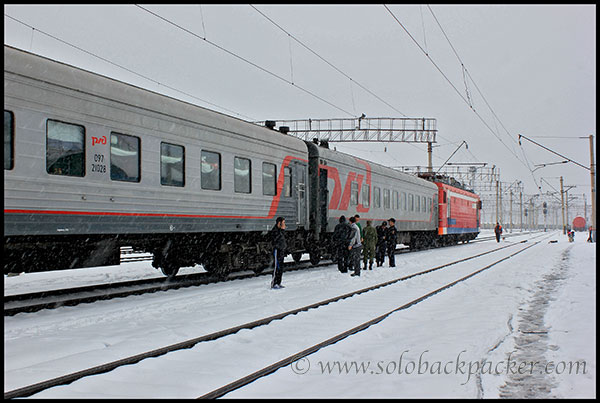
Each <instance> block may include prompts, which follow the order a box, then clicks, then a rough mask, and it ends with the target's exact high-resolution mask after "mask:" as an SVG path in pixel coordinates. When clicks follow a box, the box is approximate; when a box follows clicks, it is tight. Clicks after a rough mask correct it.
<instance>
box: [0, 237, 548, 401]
mask: <svg viewBox="0 0 600 403" xmlns="http://www.w3.org/2000/svg"><path fill="white" fill-rule="evenodd" d="M525 242H527V240H524V241H520V242H518V243H513V244H509V245H505V246H502V247H499V248H496V249H492V250H490V251H486V252H482V253H479V254H476V255H473V256H469V257H466V258H462V259H459V260H456V261H453V262H450V263H445V264H442V265H439V266H436V267H433V268H429V269H426V270H423V271H420V272H417V273H412V274H410V275H407V276H403V277H400V278H397V279H394V280H390V281H386V282H384V283H380V284H376V285H373V286H369V287H366V288H362V289H360V290H356V291H352V292H349V293H345V294H342V295H339V296H337V297H332V298H329V299H326V300H323V301H320V302H316V303H313V304H310V305H307V306H303V307H300V308H296V309H293V310H289V311H286V312H282V313H279V314H275V315H271V316H269V317H266V318H262V319H258V320H255V321H252V322H248V323H245V324H242V325H238V326H234V327H230V328H228V329H223V330H220V331H217V332H213V333H210V334H207V335H204V336H200V337H197V338H193V339H190V340H186V341H183V342H179V343H175V344H172V345H169V346H165V347H161V348H158V349H154V350H151V351H147V352H145V353H140V354H136V355H133V356H130V357H126V358H123V359H120V360H116V361H112V362H109V363H105V364H101V365H98V366H95V367H91V368H87V369H84V370H81V371H77V372H74V373H71V374H66V375H63V376H59V377H56V378H53V379H49V380H46V381H42V382H38V383H35V384H32V385H28V386H24V387H21V388H18V389H14V390H11V391H8V392H5V393H4V398H5V399H12V398H17V397H28V396H31V395H33V394H35V393H39V392H41V391H43V390H45V389H49V388H52V387H54V386H59V385H66V384H70V383H72V382H74V381H76V380H78V379H81V378H84V377H87V376H91V375H98V374H102V373H105V372H109V371H112V370H113V369H116V368H118V367H121V366H124V365H131V364H136V363H138V362H140V361H142V360H144V359H146V358H155V357H158V356H161V355H164V354H167V353H169V352H173V351H177V350H182V349H188V348H192V347H193V346H195V345H196V344H198V343H201V342H206V341H211V340H216V339H219V338H222V337H225V336H228V335H231V334H234V333H237V332H239V331H240V330H243V329H253V328H255V327H258V326H263V325H267V324H269V323H270V322H272V321H274V320H279V319H283V318H285V317H286V316H290V315H295V314H297V313H299V312H303V311H308V310H310V309H315V308H318V307H320V306H325V305H328V304H330V303H333V302H337V301H340V300H343V299H346V298H349V297H352V296H355V295H359V294H363V293H366V292H369V291H372V290H375V289H378V288H381V287H386V286H388V285H391V284H394V283H397V282H400V281H405V280H408V279H411V278H413V277H416V276H419V275H423V274H427V273H431V272H434V271H437V270H440V269H443V268H445V267H448V266H452V265H455V264H458V263H461V262H464V261H467V260H471V259H475V258H477V257H480V256H484V255H487V254H490V253H493V252H496V251H499V250H502V249H506V248H509V247H512V246H516V245H519V244H522V243H525ZM538 243H539V242H538ZM536 244H537V243H536ZM525 249H527V248H525ZM513 255H514V254H513ZM513 255H511V256H513ZM505 259H507V258H504V259H502V260H505ZM502 260H499V261H498V262H496V263H499V262H500V261H502ZM496 263H494V264H496ZM490 267H491V266H490Z"/></svg>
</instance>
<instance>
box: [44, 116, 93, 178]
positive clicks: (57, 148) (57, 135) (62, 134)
mask: <svg viewBox="0 0 600 403" xmlns="http://www.w3.org/2000/svg"><path fill="white" fill-rule="evenodd" d="M46 172H48V173H49V174H52V175H66V176H80V177H83V176H85V128H84V127H83V126H80V125H76V124H71V123H64V122H59V121H57V120H50V119H48V120H47V121H46Z"/></svg>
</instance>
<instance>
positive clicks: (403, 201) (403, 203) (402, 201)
mask: <svg viewBox="0 0 600 403" xmlns="http://www.w3.org/2000/svg"><path fill="white" fill-rule="evenodd" d="M400 208H401V209H402V210H403V211H406V192H400Z"/></svg>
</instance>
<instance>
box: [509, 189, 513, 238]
mask: <svg viewBox="0 0 600 403" xmlns="http://www.w3.org/2000/svg"><path fill="white" fill-rule="evenodd" d="M509 215H510V233H511V234H512V189H511V190H510V213H509Z"/></svg>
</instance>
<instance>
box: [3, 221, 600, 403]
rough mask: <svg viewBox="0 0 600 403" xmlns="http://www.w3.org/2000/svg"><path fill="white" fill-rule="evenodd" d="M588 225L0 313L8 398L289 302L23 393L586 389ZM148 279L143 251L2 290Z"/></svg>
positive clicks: (590, 369) (569, 392)
mask: <svg viewBox="0 0 600 403" xmlns="http://www.w3.org/2000/svg"><path fill="white" fill-rule="evenodd" d="M487 235H490V233H488V232H487V231H482V234H480V238H482V237H484V236H487ZM585 238H586V234H584V233H578V234H577V235H576V237H575V242H574V243H569V242H567V238H566V236H565V235H562V234H561V233H559V232H547V233H543V232H541V233H536V234H524V235H519V236H515V237H511V238H506V239H504V240H502V241H501V242H500V243H499V244H498V243H496V242H495V241H486V242H479V243H470V244H464V245H457V246H454V247H447V248H441V249H431V250H424V251H417V252H413V253H409V254H402V255H399V256H397V257H396V267H394V268H390V267H388V264H387V260H386V263H385V264H384V266H383V267H379V268H374V269H373V270H372V271H366V272H365V271H363V272H362V275H361V276H360V277H350V276H349V275H348V274H342V273H340V272H339V271H338V270H337V267H336V266H334V265H329V266H324V267H318V268H313V269H310V270H301V271H294V272H286V273H284V276H283V284H284V285H285V287H286V288H284V289H280V290H271V289H269V285H270V284H269V282H270V276H258V277H255V278H246V279H243V280H233V281H227V282H222V283H215V284H206V285H201V286H196V287H187V288H181V289H177V290H169V291H165V292H159V293H151V294H144V295H138V296H129V297H127V298H116V299H112V300H108V301H98V302H94V303H91V304H81V305H78V306H72V307H66V306H65V307H59V308H56V309H52V310H42V311H39V312H35V313H20V314H17V315H15V316H10V317H8V316H5V319H4V346H5V353H4V357H5V359H4V361H5V365H4V368H5V375H4V384H5V386H4V392H5V397H12V395H11V394H10V393H11V391H14V390H17V389H19V388H22V387H25V386H28V385H32V384H36V383H39V382H42V381H45V380H50V379H53V378H57V377H60V376H63V375H66V374H70V373H73V372H77V371H81V370H84V369H87V368H91V367H95V366H99V365H102V364H106V363H111V362H114V361H117V360H121V359H123V358H126V357H130V356H134V355H137V354H141V353H145V352H148V351H152V350H155V349H159V348H163V347H166V346H170V345H174V344H176V343H182V342H185V341H190V340H195V339H198V338H200V337H202V336H205V335H210V334H213V333H216V332H221V331H223V330H226V329H230V328H236V327H237V326H240V325H243V324H250V323H252V322H254V321H257V320H259V319H262V318H266V317H271V316H273V315H278V314H281V313H284V312H288V313H289V312H290V311H291V312H292V313H291V314H287V315H282V317H281V319H275V320H270V321H267V323H266V324H264V325H256V326H254V325H252V326H247V328H243V329H241V330H235V331H234V332H233V333H231V334H228V335H222V336H216V337H214V339H213V340H206V341H199V342H197V343H195V344H193V346H188V348H184V349H179V350H175V351H172V352H168V353H166V354H161V355H157V356H156V357H153V358H146V359H143V360H139V362H136V363H134V364H130V365H123V366H118V367H116V368H115V369H113V370H111V371H108V372H104V373H102V374H99V375H93V376H86V377H82V378H81V379H78V380H75V381H73V382H72V383H69V384H65V385H61V386H55V387H52V388H48V389H45V390H41V391H40V392H39V393H35V394H33V395H31V396H32V397H49V398H121V397H125V398H143V397H156V398H194V397H201V396H208V397H220V396H223V397H225V398H228V397H232V398H250V397H252V398H261V397H265V398H282V397H284V398H302V397H307V398H319V397H329V398H334V397H359V398H367V397H380V398H393V397H399V398H403V397H405V398H411V397H467V398H494V397H515V398H519V397H521V398H531V397H533V398H543V397H559V398H563V397H564V398H566V397H587V398H589V397H595V396H596V384H595V377H596V330H595V328H596V327H595V326H596V322H595V315H596V305H595V300H596V288H595V284H596V272H595V264H596V249H595V244H590V243H586V242H585ZM553 240H557V241H558V242H556V243H551V242H550V241H553ZM524 241H526V242H524ZM486 252H489V253H486ZM471 256H474V257H473V258H472V259H469V260H465V261H462V262H457V261H459V260H462V259H465V258H467V257H471ZM451 262H457V263H455V264H452V265H448V266H445V267H440V266H443V265H446V264H448V263H451ZM438 267H439V269H438V270H435V271H431V272H428V273H424V274H422V275H418V276H414V277H411V276H410V275H411V274H414V273H419V272H423V271H426V270H429V269H432V268H438ZM480 269H484V270H482V271H480V272H478V270H480ZM198 271H200V272H202V269H201V268H198V267H196V268H189V269H182V270H181V272H180V273H181V274H185V273H187V272H198ZM474 273H475V274H474ZM470 275H472V276H470ZM469 276H470V277H469ZM144 277H160V274H159V272H157V271H156V270H155V269H153V268H152V267H151V263H150V262H149V261H144V262H130V263H123V264H121V265H120V266H112V267H104V268H92V269H78V270H69V271H62V272H47V273H33V274H25V275H21V276H17V277H6V276H5V279H4V294H5V296H6V295H13V294H19V293H25V292H34V291H42V290H48V289H56V288H67V287H74V286H83V285H89V284H95V283H101V282H117V281H125V280H133V279H138V278H144ZM399 279H401V280H399ZM459 279H463V280H461V281H458V282H456V281H457V280H459ZM394 280H399V281H395V282H394ZM455 282H456V283H455ZM380 284H382V286H380V287H376V288H373V289H369V290H365V291H363V292H361V293H357V294H353V295H348V296H347V297H343V298H339V299H337V298H335V297H338V296H344V295H346V294H351V293H352V292H354V291H357V290H364V289H366V288H368V287H372V286H376V285H380ZM446 286H447V288H444V287H446ZM428 294H429V295H428ZM423 296H427V297H426V298H422V299H421V297H423ZM330 299H334V301H330V302H329V303H325V304H323V305H318V306H315V307H313V308H310V309H305V310H304V309H301V308H303V307H306V306H309V305H312V304H316V303H317V302H320V301H328V300H330ZM299 309H300V310H299ZM297 310H299V311H298V312H297ZM351 329H354V330H353V331H350V332H348V331H349V330H351ZM346 332H348V333H346ZM328 340H329V343H323V342H325V341H328ZM277 363H279V364H280V365H274V364H277ZM265 368H267V370H265V371H263V372H259V373H257V371H261V370H263V369H265ZM251 374H256V376H253V377H251V378H247V379H246V381H242V382H238V383H237V384H235V387H231V388H227V389H219V388H221V387H223V386H225V385H228V384H230V383H232V382H235V381H238V380H240V379H243V378H244V377H247V376H248V375H251ZM238 386H239V388H238ZM215 391H216V392H215ZM213 392H214V393H213ZM210 393H213V394H210ZM207 394H208V395H207Z"/></svg>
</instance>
